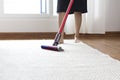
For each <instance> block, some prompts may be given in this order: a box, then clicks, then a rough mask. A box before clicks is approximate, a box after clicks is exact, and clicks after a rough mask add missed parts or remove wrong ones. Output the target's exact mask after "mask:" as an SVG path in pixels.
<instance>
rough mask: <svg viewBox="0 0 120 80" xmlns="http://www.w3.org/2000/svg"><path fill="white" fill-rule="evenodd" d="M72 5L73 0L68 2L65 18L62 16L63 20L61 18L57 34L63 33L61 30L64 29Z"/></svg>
mask: <svg viewBox="0 0 120 80" xmlns="http://www.w3.org/2000/svg"><path fill="white" fill-rule="evenodd" d="M73 3H74V0H70V3H69V5H68V8H67V11H66V13H65V16H64V18H63V20H62V23H61V25H60V29H59V31H58V32H59V33H62V31H63V29H64V26H65V23H66V20H67V17H68V14H69V12H70V10H71V7H72V5H73Z"/></svg>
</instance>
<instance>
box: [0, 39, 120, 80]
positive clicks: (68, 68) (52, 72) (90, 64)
mask: <svg viewBox="0 0 120 80" xmlns="http://www.w3.org/2000/svg"><path fill="white" fill-rule="evenodd" d="M52 43H53V40H11V41H8V40H7V41H2V40H1V41H0V80H120V62H119V61H118V60H115V59H113V58H111V57H110V56H108V55H105V54H103V53H102V52H100V51H98V50H96V49H93V48H92V47H90V46H88V45H86V44H85V43H83V42H80V43H74V42H73V40H65V44H61V45H60V46H61V47H62V48H63V49H64V50H65V51H64V52H54V51H48V50H43V49H41V48H40V46H41V45H52Z"/></svg>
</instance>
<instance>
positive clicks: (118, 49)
mask: <svg viewBox="0 0 120 80" xmlns="http://www.w3.org/2000/svg"><path fill="white" fill-rule="evenodd" d="M81 40H82V41H83V42H84V43H86V44H88V45H90V46H91V47H93V48H96V49H98V50H100V51H101V52H103V53H105V54H108V55H110V56H111V57H113V58H115V59H118V60H120V37H89V38H85V37H84V38H82V39H81Z"/></svg>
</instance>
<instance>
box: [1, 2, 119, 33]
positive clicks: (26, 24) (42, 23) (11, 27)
mask: <svg viewBox="0 0 120 80" xmlns="http://www.w3.org/2000/svg"><path fill="white" fill-rule="evenodd" d="M2 3H3V2H2V0H0V32H56V31H57V29H58V25H57V17H54V18H53V17H49V18H44V17H42V18H41V17H31V18H29V17H21V18H19V17H17V18H16V17H5V15H4V14H2V12H3V4H2ZM119 3H120V0H107V3H106V14H105V15H106V17H105V18H106V31H120V10H119V7H120V4H119Z"/></svg>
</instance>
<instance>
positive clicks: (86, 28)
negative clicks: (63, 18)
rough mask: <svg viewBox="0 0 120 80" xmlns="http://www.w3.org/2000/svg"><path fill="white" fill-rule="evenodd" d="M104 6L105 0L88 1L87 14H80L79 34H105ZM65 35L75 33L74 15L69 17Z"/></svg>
mask: <svg viewBox="0 0 120 80" xmlns="http://www.w3.org/2000/svg"><path fill="white" fill-rule="evenodd" d="M105 4H106V2H105V0H88V13H85V14H82V16H83V17H82V24H81V29H80V33H88V34H104V33H105ZM65 33H66V34H74V33H75V19H74V15H69V17H68V19H67V22H66V25H65Z"/></svg>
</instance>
